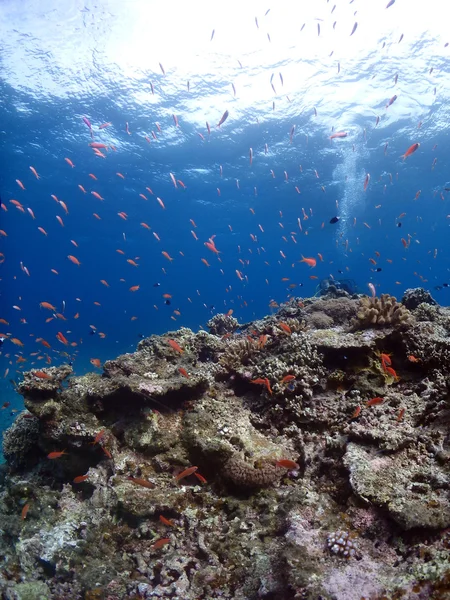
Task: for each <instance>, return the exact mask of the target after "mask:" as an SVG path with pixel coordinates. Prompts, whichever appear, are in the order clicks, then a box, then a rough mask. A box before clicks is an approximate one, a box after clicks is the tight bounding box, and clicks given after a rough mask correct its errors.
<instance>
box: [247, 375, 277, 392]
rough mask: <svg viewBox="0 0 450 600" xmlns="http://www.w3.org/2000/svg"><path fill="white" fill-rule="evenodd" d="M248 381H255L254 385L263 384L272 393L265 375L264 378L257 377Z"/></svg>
mask: <svg viewBox="0 0 450 600" xmlns="http://www.w3.org/2000/svg"><path fill="white" fill-rule="evenodd" d="M250 383H255V384H256V385H265V386H266V388H267V391H268V392H269V394H270V395H272V388H271V387H270V382H269V380H268V379H267V377H266V378H265V379H263V378H262V377H258V379H253V381H250Z"/></svg>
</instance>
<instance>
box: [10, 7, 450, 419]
mask: <svg viewBox="0 0 450 600" xmlns="http://www.w3.org/2000/svg"><path fill="white" fill-rule="evenodd" d="M263 4H264V3H261V2H260V1H259V0H258V1H256V0H254V1H253V0H250V1H248V2H245V3H243V2H240V3H238V2H231V3H227V4H226V5H225V4H223V3H212V2H206V1H199V2H196V3H184V2H183V3H182V2H174V3H170V4H169V3H168V4H167V5H165V4H164V3H161V2H152V1H149V0H130V1H129V2H124V1H122V2H119V1H118V0H104V1H102V0H97V1H84V2H83V1H77V0H74V1H72V2H69V3H61V2H59V1H57V0H42V1H41V0H36V1H32V0H29V1H27V2H24V3H23V2H16V1H15V0H3V2H2V3H1V5H0V39H1V42H0V45H1V53H0V114H1V119H0V136H1V137H0V195H1V199H2V204H3V207H2V208H4V210H1V211H0V219H1V222H0V229H1V230H2V234H1V235H0V252H1V256H0V258H1V261H2V263H1V265H0V277H1V281H0V291H1V296H0V318H1V319H2V321H1V325H0V332H1V333H2V334H3V335H4V336H5V338H6V339H5V341H4V343H3V346H2V349H1V356H0V373H1V377H2V379H0V394H1V401H2V404H3V403H4V402H11V405H10V406H9V407H8V408H7V409H3V410H2V411H1V413H0V429H4V428H5V427H7V426H8V425H9V424H10V423H11V421H12V420H13V419H14V412H13V413H11V410H12V409H13V410H14V409H20V408H21V407H22V403H21V398H20V397H19V396H18V395H17V394H16V393H15V392H14V384H13V383H11V381H10V380H14V381H18V380H20V377H21V372H22V371H23V370H27V369H29V368H36V367H41V368H43V367H45V366H47V365H48V363H51V365H56V364H60V363H61V362H65V361H67V360H72V361H73V363H74V369H75V372H76V373H77V374H82V373H85V372H87V371H89V370H92V369H94V367H93V366H92V365H91V363H90V360H91V359H93V358H98V359H100V361H102V362H103V361H104V360H107V359H108V358H113V357H115V356H117V355H118V354H120V353H124V352H131V351H133V350H134V348H135V347H136V344H137V342H138V341H139V336H140V335H145V336H147V335H150V334H153V333H157V334H161V333H164V332H166V331H170V330H175V329H178V328H179V327H182V326H186V327H191V328H193V329H195V330H197V329H198V328H199V327H205V324H206V321H207V320H208V319H209V318H210V317H211V315H213V314H215V313H217V312H226V311H228V310H230V309H233V311H234V315H235V316H236V317H237V318H238V319H239V320H240V321H241V322H245V321H249V320H251V319H253V318H259V317H262V316H264V315H265V314H267V313H268V312H269V311H270V308H269V303H270V302H271V301H272V300H275V301H276V302H277V303H281V302H283V301H285V300H286V299H287V298H289V296H290V295H295V296H299V297H308V296H311V295H313V294H314V293H316V289H317V285H318V283H319V282H320V281H321V280H322V279H325V278H336V279H342V278H350V279H352V280H354V282H355V285H356V286H357V288H358V290H359V291H360V292H362V293H370V292H369V288H368V283H370V282H372V283H373V284H374V285H375V286H376V290H377V293H391V294H393V295H395V296H397V297H401V296H402V294H403V292H404V290H405V289H406V288H408V287H417V286H423V287H425V288H427V289H429V290H431V291H432V293H433V296H434V297H435V298H436V299H437V300H438V301H439V302H440V303H441V304H448V297H449V294H450V288H446V287H445V286H444V287H442V286H443V284H445V283H447V282H449V283H450V274H449V266H450V260H449V252H448V236H449V224H450V218H448V217H450V206H449V199H450V195H449V194H448V193H447V192H446V191H445V188H446V187H450V172H449V156H450V143H449V139H448V122H449V109H448V107H449V103H448V98H449V83H448V81H449V79H448V72H449V63H448V53H449V50H450V48H449V47H448V46H447V39H446V33H447V29H448V27H447V21H446V19H445V15H442V14H441V15H440V12H442V11H443V10H444V8H442V3H440V2H438V1H437V0H431V1H429V2H427V4H426V7H425V6H424V5H423V3H418V2H406V0H397V1H396V2H395V3H394V4H393V5H392V6H390V7H389V8H386V4H387V0H373V2H372V1H371V2H370V3H369V2H363V0H355V1H352V2H348V0H345V2H344V1H341V0H335V1H334V0H331V1H330V2H327V1H326V0H310V1H309V2H307V1H305V2H299V3H293V2H277V3H275V4H274V5H273V6H271V4H270V2H267V6H266V5H264V6H263ZM334 5H336V7H335V8H334V9H333V7H334ZM355 23H357V28H356V31H355V32H354V34H353V35H350V34H351V32H352V29H353V27H354V24H355ZM303 24H304V27H302V26H303ZM213 32H214V34H213ZM402 36H403V37H402ZM211 38H212V39H211ZM269 38H270V39H269ZM163 71H164V72H163ZM233 86H234V87H233ZM394 95H396V96H397V98H396V99H395V100H393V102H392V104H391V105H390V106H388V107H386V106H387V105H388V104H389V101H390V99H392V98H393V97H394ZM225 111H228V112H229V116H228V118H227V120H226V121H225V122H224V123H223V125H222V126H221V127H220V128H219V127H217V124H218V123H219V121H220V119H221V117H222V115H223V114H224V112H225ZM83 117H85V118H86V119H87V120H88V121H89V122H90V124H91V128H89V127H88V125H87V124H86V123H85V121H84V120H83ZM106 123H109V124H110V125H109V126H108V127H104V128H103V129H101V128H100V126H101V125H103V124H106ZM207 123H209V126H210V133H208V130H207ZM334 132H345V133H347V136H346V137H341V138H337V139H333V140H331V139H330V136H331V135H332V134H333V133H334ZM93 142H95V143H99V144H104V145H106V146H107V147H106V148H104V149H101V150H100V152H101V153H102V154H103V156H96V155H95V153H94V151H93V149H92V147H91V146H90V144H92V143H93ZM415 143H419V144H420V146H419V148H418V149H417V150H416V152H414V153H413V154H411V155H410V156H408V157H407V158H406V159H405V160H403V159H402V155H403V154H404V153H405V152H406V151H407V149H408V148H409V147H410V146H412V145H413V144H415ZM251 153H252V155H253V158H252V160H251V158H250V154H251ZM65 159H69V160H70V161H71V162H72V164H73V165H74V167H73V168H72V167H71V166H70V164H69V163H68V162H67V161H66V160H65ZM30 167H33V168H34V169H35V170H36V172H37V173H38V175H39V179H37V178H36V176H35V175H34V174H33V172H32V170H31V169H30ZM118 173H120V174H121V175H122V177H121V176H120V175H118ZM171 173H172V174H173V176H174V178H175V181H176V182H177V187H175V186H174V183H173V181H172V179H171V175H170V174H171ZM90 174H92V175H94V176H95V179H93V178H92V177H91V176H90ZM367 174H370V181H369V183H368V186H367V190H366V191H364V183H365V180H366V175H367ZM18 181H19V182H21V183H22V184H23V187H24V188H25V189H22V187H21V186H20V184H19V183H18ZM180 182H182V183H180ZM80 186H82V187H83V188H84V190H85V192H86V193H84V192H83V191H82V189H81V188H80ZM148 188H150V190H151V191H152V192H153V193H151V192H150V191H149V190H148ZM92 192H96V193H97V194H99V195H100V196H101V197H102V198H104V200H99V199H98V198H97V197H95V196H94V195H93V194H92ZM141 194H142V195H143V196H145V199H144V198H143V197H142V196H141ZM52 196H54V198H52ZM157 198H160V199H161V200H162V202H163V204H164V206H165V208H164V209H163V208H162V206H161V205H160V204H159V202H158V201H157ZM59 201H62V202H63V203H65V205H66V207H67V211H68V214H66V210H65V208H64V205H63V204H61V203H60V202H59ZM29 209H30V210H31V211H32V214H31V213H30V210H29ZM94 213H95V214H96V215H98V218H97V217H96V216H94ZM119 213H122V214H123V216H124V217H125V218H122V217H121V216H120V215H119ZM447 215H448V217H447ZM33 216H34V217H35V218H33ZM335 216H338V217H339V218H340V220H339V222H338V223H335V224H332V223H330V219H332V218H333V217H335ZM57 217H60V218H61V219H62V223H63V225H64V226H62V224H61V223H60V222H58V220H57ZM191 219H192V220H193V222H194V224H193V223H192V222H191ZM142 223H144V224H146V225H147V226H148V227H149V229H148V228H146V227H145V226H143V225H142ZM39 227H41V228H42V229H43V230H44V231H45V234H44V233H43V232H42V231H40V230H39V229H38V228H39ZM192 232H194V233H195V235H196V237H198V240H196V239H194V236H193V234H192ZM155 234H156V235H157V236H158V238H159V239H157V238H156V236H155ZM212 236H215V237H214V243H215V245H216V248H217V250H218V251H219V252H220V253H219V254H215V253H213V252H212V251H211V250H210V249H208V248H207V247H206V246H205V242H207V241H208V240H209V239H210V238H211V237H212ZM402 239H403V241H402ZM75 244H76V245H75ZM405 246H406V247H405ZM118 250H120V251H121V253H119V252H117V251H118ZM163 251H164V252H167V253H168V254H169V256H170V257H172V258H173V260H172V261H169V260H168V259H167V258H166V257H165V256H164V255H163V254H162V252H163ZM319 254H320V255H321V257H322V258H323V260H321V259H320V257H319ZM69 255H70V256H73V257H75V258H76V259H77V260H78V261H79V262H80V263H81V265H80V266H77V265H76V264H73V262H71V261H70V259H68V256H69ZM302 255H303V256H304V257H308V258H315V259H316V260H317V265H316V267H314V268H310V267H309V266H308V265H307V264H305V263H301V262H299V260H300V259H301V257H302ZM128 259H130V260H132V261H134V262H135V263H136V265H138V266H134V265H133V264H130V263H129V262H127V260H128ZM202 259H206V261H207V262H208V264H209V265H210V266H207V265H205V264H204V263H203V262H202ZM370 259H372V261H371V260H370ZM374 263H376V264H374ZM378 269H380V270H378ZM101 280H104V281H105V282H107V284H108V287H107V286H106V285H104V284H103V283H101ZM156 284H160V285H159V286H156ZM133 286H139V289H138V290H137V291H135V292H132V291H130V288H131V287H133ZM290 286H291V287H290ZM436 286H438V288H440V289H436ZM164 294H170V296H171V298H170V299H169V300H170V304H166V303H165V301H166V300H167V299H168V298H164V297H163V295H164ZM41 302H48V303H50V304H51V305H53V306H54V307H55V310H47V309H44V308H41V307H40V303H41ZM56 313H58V316H55V315H56ZM61 317H64V319H63V318H61ZM49 319H50V320H49ZM58 332H61V333H62V334H63V335H64V336H65V338H66V339H67V340H68V342H69V345H67V346H66V345H64V344H63V343H61V342H60V341H58V339H57V337H56V335H57V334H58ZM92 332H95V333H94V334H92ZM100 334H102V335H100ZM11 338H15V339H16V340H18V341H19V342H20V343H21V344H23V345H19V344H18V343H16V344H14V343H13V342H11V341H10V340H11ZM39 339H43V340H45V341H46V342H48V344H49V345H50V348H48V347H46V346H44V345H43V344H42V342H41V341H38V340H39Z"/></svg>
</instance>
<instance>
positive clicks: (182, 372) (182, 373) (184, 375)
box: [178, 367, 189, 379]
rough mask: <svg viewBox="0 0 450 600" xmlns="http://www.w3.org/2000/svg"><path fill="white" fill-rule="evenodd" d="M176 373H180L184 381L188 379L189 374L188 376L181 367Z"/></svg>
mask: <svg viewBox="0 0 450 600" xmlns="http://www.w3.org/2000/svg"><path fill="white" fill-rule="evenodd" d="M178 371H179V372H180V373H181V375H183V377H186V379H189V374H188V372H187V371H186V369H183V367H180V368H179V369H178Z"/></svg>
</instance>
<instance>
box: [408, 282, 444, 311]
mask: <svg viewBox="0 0 450 600" xmlns="http://www.w3.org/2000/svg"><path fill="white" fill-rule="evenodd" d="M424 302H425V303H426V304H431V305H432V306H436V305H437V302H436V300H435V299H434V298H433V297H432V295H431V294H430V292H428V291H427V290H424V289H423V288H421V287H420V288H409V289H407V290H406V291H405V293H404V294H403V298H402V304H403V305H404V306H406V308H407V309H408V310H414V309H415V308H417V307H418V306H419V304H422V303H424Z"/></svg>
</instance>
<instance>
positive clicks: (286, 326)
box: [278, 321, 292, 335]
mask: <svg viewBox="0 0 450 600" xmlns="http://www.w3.org/2000/svg"><path fill="white" fill-rule="evenodd" d="M278 325H279V326H280V327H281V329H282V330H283V331H285V332H286V333H288V334H289V335H290V334H291V333H292V329H291V328H290V327H289V325H288V324H287V323H283V322H281V321H280V322H279V323H278Z"/></svg>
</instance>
